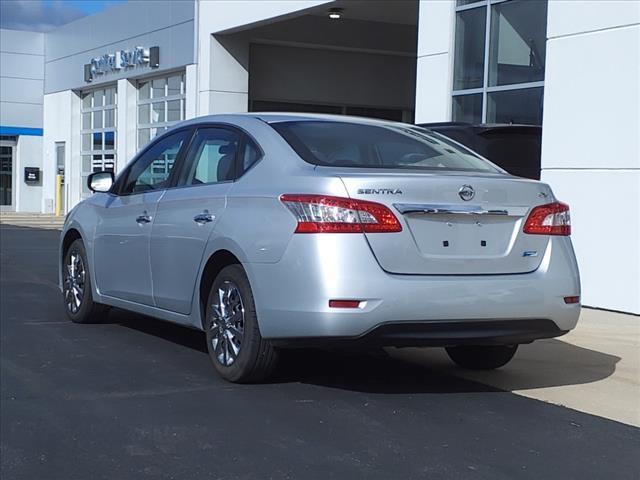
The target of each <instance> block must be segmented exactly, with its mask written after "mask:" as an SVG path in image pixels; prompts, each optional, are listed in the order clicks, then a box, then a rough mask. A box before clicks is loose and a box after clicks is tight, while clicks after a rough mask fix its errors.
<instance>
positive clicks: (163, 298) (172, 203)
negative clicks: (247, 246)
mask: <svg viewBox="0 0 640 480" xmlns="http://www.w3.org/2000/svg"><path fill="white" fill-rule="evenodd" d="M239 145H240V134H239V133H237V132H236V131H233V130H230V129H226V128H214V127H207V128H201V129H198V131H197V133H196V135H195V137H194V139H193V141H192V142H191V147H190V149H189V152H188V153H187V155H186V157H185V161H184V162H183V166H182V168H181V171H180V175H179V181H178V188H175V189H171V190H168V191H167V192H166V194H165V196H164V197H163V198H162V200H161V201H160V203H159V205H158V211H157V214H156V221H155V223H154V226H153V230H152V233H151V247H150V250H151V276H152V282H153V295H154V300H155V303H156V305H157V306H158V307H159V308H164V309H166V310H170V311H173V312H178V313H183V314H188V313H190V312H191V301H192V298H193V294H194V290H195V283H196V278H197V276H198V272H199V270H200V264H201V262H202V255H203V252H204V249H205V246H206V245H207V241H208V239H209V236H210V235H211V233H212V231H213V230H214V229H215V225H216V224H217V222H218V220H219V218H220V216H221V215H222V213H223V212H224V209H225V205H226V195H227V192H228V191H229V189H230V188H231V185H233V183H232V180H233V179H234V178H235V176H236V163H237V157H238V150H239Z"/></svg>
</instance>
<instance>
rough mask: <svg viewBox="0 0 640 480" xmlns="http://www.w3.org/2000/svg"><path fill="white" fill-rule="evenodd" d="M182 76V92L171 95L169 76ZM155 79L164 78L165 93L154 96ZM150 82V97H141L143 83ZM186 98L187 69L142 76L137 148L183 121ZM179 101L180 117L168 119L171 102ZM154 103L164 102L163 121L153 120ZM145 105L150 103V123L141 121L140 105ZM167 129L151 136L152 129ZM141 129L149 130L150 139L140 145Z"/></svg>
mask: <svg viewBox="0 0 640 480" xmlns="http://www.w3.org/2000/svg"><path fill="white" fill-rule="evenodd" d="M177 76H180V78H181V80H180V93H179V94H173V95H169V84H168V82H169V78H172V77H177ZM154 80H164V87H163V89H164V95H162V96H160V97H155V96H153V93H152V90H153V82H154ZM147 83H148V84H149V98H140V91H141V88H142V85H143V84H147ZM186 98H187V81H186V71H185V70H176V71H173V72H166V73H164V74H162V75H154V76H150V77H145V78H140V79H138V80H137V82H136V146H137V148H143V147H146V146H147V145H149V144H150V143H151V142H152V141H153V140H155V139H156V138H159V137H160V136H162V135H163V134H164V133H165V132H167V131H169V129H171V128H172V127H173V126H174V125H176V124H177V123H180V122H183V121H184V120H185V119H186ZM173 101H179V102H180V119H178V120H168V116H169V115H168V114H169V102H173ZM154 104H162V105H163V112H164V120H163V121H162V122H152V121H151V118H152V116H153V105H154ZM143 105H148V106H149V109H150V112H149V120H150V121H149V123H146V122H141V121H140V107H141V106H143ZM158 129H165V131H164V132H162V133H161V134H160V135H157V134H156V136H151V131H152V130H156V131H157V130H158ZM141 130H149V141H148V142H147V143H146V144H144V145H140V131H141Z"/></svg>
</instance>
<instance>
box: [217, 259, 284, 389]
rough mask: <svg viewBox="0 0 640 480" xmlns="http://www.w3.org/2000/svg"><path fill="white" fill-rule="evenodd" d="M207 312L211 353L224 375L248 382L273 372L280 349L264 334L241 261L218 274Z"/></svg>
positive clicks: (230, 378)
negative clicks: (262, 334) (277, 349)
mask: <svg viewBox="0 0 640 480" xmlns="http://www.w3.org/2000/svg"><path fill="white" fill-rule="evenodd" d="M206 316H207V317H206V322H205V333H206V335H207V349H208V351H209V357H210V358H211V362H212V363H213V366H214V367H215V369H216V370H217V371H218V373H219V374H220V375H221V376H222V377H223V378H225V379H226V380H229V381H231V382H237V383H248V382H259V381H263V380H265V379H267V378H268V377H269V376H270V375H271V373H272V372H273V370H274V368H275V365H276V360H277V351H276V349H275V348H274V347H273V346H272V345H271V344H270V343H269V342H268V341H267V340H264V339H263V338H262V336H261V335H260V329H259V328H258V318H257V315H256V307H255V304H254V301H253V294H252V292H251V286H250V285H249V280H248V279H247V275H246V273H245V271H244V269H243V268H242V267H241V266H240V265H230V266H228V267H225V268H223V269H222V271H221V272H220V273H219V274H218V276H217V277H216V278H215V280H214V281H213V285H212V286H211V290H210V292H209V297H208V300H207V309H206Z"/></svg>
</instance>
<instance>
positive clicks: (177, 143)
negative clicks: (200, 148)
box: [121, 130, 190, 195]
mask: <svg viewBox="0 0 640 480" xmlns="http://www.w3.org/2000/svg"><path fill="white" fill-rule="evenodd" d="M189 134H190V132H189V131H188V130H182V131H180V132H176V133H174V134H171V135H168V136H167V137H165V138H162V139H161V140H159V141H158V142H157V143H156V144H155V145H152V146H151V147H149V149H147V150H146V151H145V152H144V153H143V154H142V155H141V156H140V157H139V158H138V159H137V160H136V161H135V163H134V164H133V165H132V166H131V167H130V169H129V172H128V173H127V179H126V182H125V185H124V187H123V189H122V192H121V193H123V194H125V195H126V194H132V193H142V192H147V191H149V190H161V189H163V188H167V187H169V180H170V176H171V171H172V170H173V167H174V165H175V162H176V160H177V158H178V154H179V153H180V149H181V148H182V145H183V144H184V143H185V142H186V141H187V139H188V138H189Z"/></svg>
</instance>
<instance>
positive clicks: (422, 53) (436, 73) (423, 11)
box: [415, 0, 455, 123]
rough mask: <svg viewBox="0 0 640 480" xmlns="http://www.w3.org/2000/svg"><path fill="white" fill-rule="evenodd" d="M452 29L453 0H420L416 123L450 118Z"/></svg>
mask: <svg viewBox="0 0 640 480" xmlns="http://www.w3.org/2000/svg"><path fill="white" fill-rule="evenodd" d="M454 29H455V2H454V0H421V1H420V8H419V17H418V59H417V68H416V99H415V102H416V103H415V110H416V123H426V122H447V121H449V120H451V89H452V74H453V39H454Z"/></svg>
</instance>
